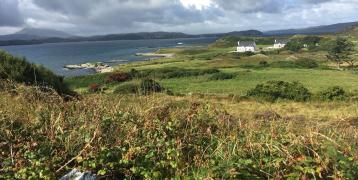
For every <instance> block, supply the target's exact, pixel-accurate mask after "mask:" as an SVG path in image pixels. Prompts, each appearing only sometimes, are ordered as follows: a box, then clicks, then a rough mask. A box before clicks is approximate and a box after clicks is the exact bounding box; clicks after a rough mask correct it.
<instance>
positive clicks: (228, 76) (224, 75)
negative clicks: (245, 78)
mask: <svg viewBox="0 0 358 180" xmlns="http://www.w3.org/2000/svg"><path fill="white" fill-rule="evenodd" d="M233 78H235V75H234V74H230V73H223V72H220V73H216V74H213V75H212V76H211V77H210V78H209V80H212V81H217V80H226V79H233Z"/></svg>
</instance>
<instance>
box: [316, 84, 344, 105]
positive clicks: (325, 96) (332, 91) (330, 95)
mask: <svg viewBox="0 0 358 180" xmlns="http://www.w3.org/2000/svg"><path fill="white" fill-rule="evenodd" d="M319 97H320V98H321V99H322V100H331V101H332V100H344V99H346V98H347V95H346V92H345V91H344V89H343V88H342V87H339V86H334V87H331V88H328V89H327V90H325V91H322V92H320V93H319Z"/></svg>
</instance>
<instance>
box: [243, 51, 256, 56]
mask: <svg viewBox="0 0 358 180" xmlns="http://www.w3.org/2000/svg"><path fill="white" fill-rule="evenodd" d="M239 54H240V55H241V56H253V55H255V53H254V52H251V51H246V52H243V53H239Z"/></svg>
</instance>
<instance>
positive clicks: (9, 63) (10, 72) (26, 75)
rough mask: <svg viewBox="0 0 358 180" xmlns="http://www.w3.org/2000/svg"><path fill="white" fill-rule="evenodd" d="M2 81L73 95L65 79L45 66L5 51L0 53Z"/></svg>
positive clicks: (0, 76)
mask: <svg viewBox="0 0 358 180" xmlns="http://www.w3.org/2000/svg"><path fill="white" fill-rule="evenodd" d="M0 79H8V80H11V81H14V82H18V83H25V84H27V85H35V86H41V87H45V86H46V87H51V88H53V89H55V90H56V91H57V92H58V93H59V94H73V93H72V92H71V91H70V90H69V88H68V87H67V85H66V84H65V83H64V81H63V77H60V76H57V75H55V74H54V73H53V72H51V71H50V70H48V69H46V68H44V67H43V66H39V65H36V64H32V63H29V62H27V61H26V59H25V58H19V57H14V56H12V55H10V54H8V53H6V52H4V51H0Z"/></svg>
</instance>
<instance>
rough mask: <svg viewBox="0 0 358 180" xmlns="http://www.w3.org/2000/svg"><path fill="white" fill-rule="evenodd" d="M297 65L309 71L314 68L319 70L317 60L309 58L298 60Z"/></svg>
mask: <svg viewBox="0 0 358 180" xmlns="http://www.w3.org/2000/svg"><path fill="white" fill-rule="evenodd" d="M295 65H296V66H297V67H300V68H307V69H313V68H317V67H318V66H319V65H318V63H317V62H316V61H315V60H313V59H308V58H304V59H299V60H296V61H295Z"/></svg>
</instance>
